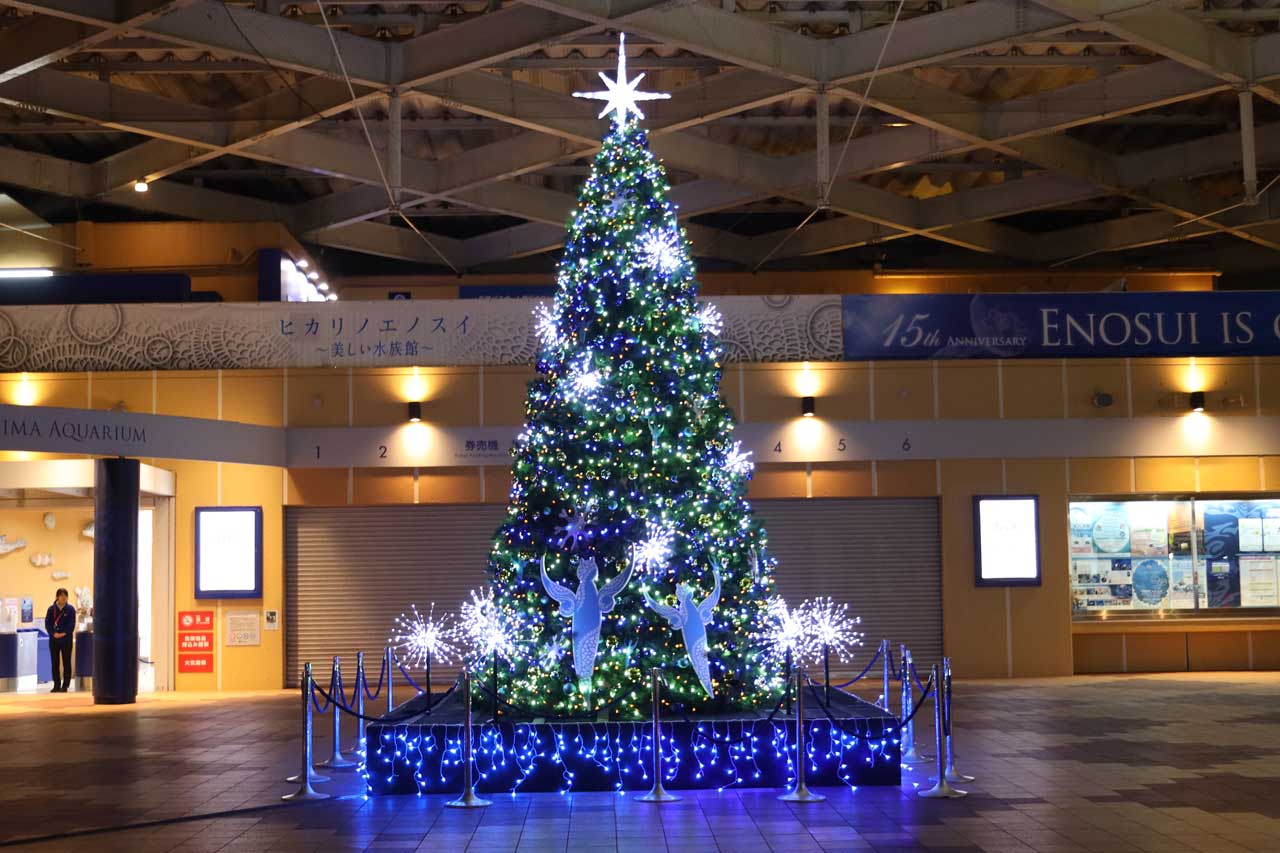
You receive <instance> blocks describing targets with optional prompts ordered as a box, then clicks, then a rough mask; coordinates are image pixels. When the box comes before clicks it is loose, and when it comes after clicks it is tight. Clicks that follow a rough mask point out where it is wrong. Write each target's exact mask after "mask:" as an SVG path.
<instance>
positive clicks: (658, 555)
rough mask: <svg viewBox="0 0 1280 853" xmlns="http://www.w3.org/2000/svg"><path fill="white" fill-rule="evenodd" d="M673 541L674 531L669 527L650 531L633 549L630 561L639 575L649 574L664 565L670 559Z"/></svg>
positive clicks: (674, 537)
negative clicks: (631, 560)
mask: <svg viewBox="0 0 1280 853" xmlns="http://www.w3.org/2000/svg"><path fill="white" fill-rule="evenodd" d="M675 539H676V534H675V531H674V530H672V529H671V528H670V527H665V526H662V527H657V528H656V529H650V531H649V535H648V536H647V537H646V538H645V539H643V540H642V541H641V542H640V543H639V544H638V545H636V547H635V552H634V555H633V557H632V559H633V560H634V561H635V564H636V570H637V571H639V572H641V573H644V572H651V571H654V570H656V569H658V568H661V567H662V566H664V565H666V562H667V560H669V559H670V558H671V550H672V546H673V545H674V544H675Z"/></svg>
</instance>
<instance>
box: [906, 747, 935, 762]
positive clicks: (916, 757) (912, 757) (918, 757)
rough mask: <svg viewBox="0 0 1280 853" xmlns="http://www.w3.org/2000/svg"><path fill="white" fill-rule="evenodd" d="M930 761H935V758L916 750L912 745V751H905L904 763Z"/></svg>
mask: <svg viewBox="0 0 1280 853" xmlns="http://www.w3.org/2000/svg"><path fill="white" fill-rule="evenodd" d="M930 761H933V759H932V758H930V757H929V756H927V755H924V754H923V753H920V752H916V750H915V748H914V747H912V749H911V751H910V752H907V753H903V755H902V763H903V764H927V763H929V762H930Z"/></svg>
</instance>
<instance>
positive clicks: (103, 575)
mask: <svg viewBox="0 0 1280 853" xmlns="http://www.w3.org/2000/svg"><path fill="white" fill-rule="evenodd" d="M138 473H139V468H138V460H136V459H123V458H119V459H99V460H98V461H97V465H96V468H95V471H94V481H93V492H94V497H93V533H94V536H93V702H94V704H95V705H129V704H132V703H133V702H134V701H135V700H136V699H137V696H138Z"/></svg>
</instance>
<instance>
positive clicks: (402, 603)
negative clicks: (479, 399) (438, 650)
mask: <svg viewBox="0 0 1280 853" xmlns="http://www.w3.org/2000/svg"><path fill="white" fill-rule="evenodd" d="M505 512H506V507H504V506H497V505H492V504H489V505H464V506H445V505H438V504H435V505H429V506H426V505H418V506H379V507H341V508H336V507H335V508H327V507H325V508H322V507H287V508H286V510H285V546H284V553H285V557H284V562H285V619H286V621H287V624H288V632H287V634H286V646H285V647H286V660H285V678H286V679H287V682H286V683H287V684H289V685H294V684H297V683H298V679H299V677H300V676H301V669H302V664H303V663H305V662H307V661H311V662H312V663H313V664H314V665H315V666H316V668H317V669H318V670H319V672H318V673H317V680H321V681H323V683H326V684H327V683H328V679H327V676H326V673H327V671H328V665H327V664H328V661H329V660H330V659H331V658H332V657H333V656H334V655H342V657H343V660H344V662H345V661H348V660H350V661H352V663H351V664H350V666H351V667H352V668H351V669H350V670H348V669H347V665H345V664H344V667H343V671H344V673H347V672H354V658H355V653H356V652H357V651H364V652H365V655H366V657H372V658H373V659H372V660H371V661H369V663H370V664H371V666H369V669H371V670H372V672H371V674H370V677H371V678H376V677H377V674H378V669H377V668H378V666H379V661H378V659H377V658H378V655H380V654H381V651H382V648H383V647H384V645H385V644H386V641H387V637H388V636H389V635H390V634H391V629H392V623H393V621H394V620H395V618H396V617H397V616H399V615H400V613H401V612H403V611H405V610H407V609H408V607H409V605H410V604H417V605H418V606H419V607H421V608H426V607H427V606H428V605H429V604H430V603H431V602H433V601H434V602H435V604H436V610H437V611H440V610H443V611H445V612H449V613H456V612H457V609H458V606H459V605H460V604H462V602H463V601H464V600H465V599H466V597H467V594H468V592H469V591H470V590H472V589H475V588H476V587H478V586H480V585H481V584H482V583H484V580H485V567H486V565H487V560H488V554H489V543H490V541H491V540H492V538H493V533H494V531H495V530H497V528H498V524H499V522H501V520H502V516H503V514H504V513H505ZM453 671H454V668H451V667H441V668H440V674H441V676H448V677H452V674H453ZM350 678H351V676H348V682H350Z"/></svg>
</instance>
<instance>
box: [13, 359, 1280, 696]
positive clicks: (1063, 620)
mask: <svg viewBox="0 0 1280 853" xmlns="http://www.w3.org/2000/svg"><path fill="white" fill-rule="evenodd" d="M531 376H532V373H531V371H530V370H529V369H528V368H525V367H490V368H485V369H483V370H478V369H459V368H430V369H428V368H423V369H420V370H418V371H416V372H415V371H413V370H412V369H409V368H402V369H401V368H396V369H385V368H380V369H366V370H361V369H354V370H350V371H348V370H334V369H314V370H290V371H287V372H286V371H283V370H255V371H226V372H222V373H221V374H219V373H218V372H216V371H211V372H204V373H183V372H165V373H133V374H123V373H122V374H96V373H95V374H93V375H92V376H89V375H85V374H58V375H35V374H32V375H30V376H28V377H27V385H26V386H25V389H24V388H23V386H22V382H21V377H18V376H13V375H9V376H0V401H3V402H17V401H18V398H19V396H22V399H24V400H27V401H28V402H33V403H37V404H42V405H62V406H76V407H83V406H86V405H91V406H92V407H93V408H97V409H105V408H110V407H111V406H113V405H117V404H119V403H123V404H124V405H125V406H126V407H127V408H128V409H129V410H131V411H139V412H152V411H154V412H157V413H161V414H183V415H193V416H197V417H208V418H217V417H221V418H223V419H229V420H239V421H244V422H249V423H257V424H264V425H269V426H282V425H288V426H334V427H342V426H347V425H355V426H364V425H377V424H394V423H399V422H400V421H401V420H402V419H403V417H404V403H405V401H407V400H412V399H421V400H423V403H424V405H423V413H424V417H425V418H426V420H428V421H431V422H435V423H439V424H442V425H460V426H461V425H473V424H478V423H485V424H518V423H520V422H521V421H522V419H523V416H524V412H523V408H524V396H525V393H524V392H525V383H526V382H527V381H528V380H529V378H530V377H531ZM1195 389H1203V390H1205V391H1206V392H1207V394H1208V401H1209V407H1210V411H1211V415H1209V416H1210V417H1253V416H1257V415H1258V414H1280V390H1276V389H1280V359H1259V360H1257V361H1256V362H1255V361H1253V360H1250V359H1198V360H1196V361H1194V362H1193V361H1192V360H1190V359H1146V360H1134V361H1132V362H1129V363H1126V362H1124V361H1123V360H1079V361H1065V362H1063V361H1021V362H1004V363H996V362H990V361H973V362H961V363H938V364H937V365H934V364H933V363H928V362H898V363H833V364H813V365H810V367H809V371H808V373H805V372H804V371H803V370H802V368H801V366H800V365H796V364H752V365H732V366H730V367H729V368H727V369H726V375H725V381H724V383H723V390H724V393H725V397H726V399H727V400H728V402H729V403H730V405H731V406H733V407H734V408H735V409H736V410H737V411H738V412H739V414H740V416H741V418H742V419H743V420H745V421H749V422H750V421H755V422H762V421H764V422H767V421H777V420H781V419H786V418H789V417H794V416H796V415H798V414H799V405H798V401H797V400H796V398H797V397H798V396H801V394H802V392H805V391H806V390H807V392H808V393H812V394H814V395H815V396H816V397H817V398H818V415H819V417H820V418H828V419H833V420H842V421H857V420H871V419H875V420H887V419H902V418H911V419H917V418H919V419H932V418H935V417H936V418H942V419H957V420H960V419H970V418H999V417H1001V415H1003V416H1004V417H1006V418H1061V417H1073V418H1093V417H1099V418H1110V417H1128V416H1129V414H1130V412H1132V414H1133V415H1135V416H1166V417H1175V416H1176V417H1185V415H1184V414H1183V412H1184V411H1185V397H1179V396H1178V395H1180V394H1185V393H1186V392H1187V391H1190V390H1195ZM1258 389H1261V395H1262V396H1261V399H1259V398H1258ZM1097 391H1106V392H1108V393H1110V394H1111V395H1112V396H1113V397H1114V398H1115V404H1114V405H1113V406H1112V407H1111V408H1109V409H1098V408H1096V407H1094V406H1093V404H1092V402H1091V400H1092V397H1093V394H1094V393H1095V392H1097ZM0 458H10V459H11V458H15V457H14V455H13V454H12V453H0ZM154 464H159V465H161V466H162V467H166V468H171V469H172V470H174V471H175V472H176V474H177V482H178V497H177V502H176V522H175V526H176V530H175V533H176V541H175V552H176V558H175V559H176V566H175V570H176V595H177V606H178V609H187V608H193V607H196V606H197V605H196V603H195V602H194V600H193V599H192V598H191V583H192V573H193V549H194V543H193V528H192V524H193V510H194V508H195V507H196V506H204V505H217V504H219V503H221V504H224V505H230V504H250V505H255V506H256V505H260V506H262V507H263V508H264V528H265V536H266V550H265V554H266V556H265V566H264V583H265V588H266V589H265V598H264V600H263V601H262V602H261V604H260V607H263V608H269V609H279V610H281V611H282V612H283V607H284V594H283V562H282V561H283V546H282V544H281V531H282V523H283V507H284V506H287V505H325V506H345V505H348V504H369V505H376V504H394V503H414V502H419V503H465V502H481V501H484V502H490V503H493V502H503V501H505V500H506V495H507V492H508V488H509V482H510V474H509V470H508V469H507V468H506V467H505V466H492V467H487V468H476V467H461V468H435V469H419V470H414V469H363V468H357V469H352V470H347V469H298V470H289V471H281V470H280V469H276V468H265V467H254V466H243V465H230V464H224V465H215V464H212V463H199V462H168V461H164V460H158V461H154ZM1278 487H1280V457H1268V458H1264V459H1261V460H1260V459H1258V458H1256V457H1206V458H1201V459H1196V458H1174V459H1163V458H1137V459H1128V458H1123V459H1117V458H1092V457H1085V458H1075V459H1062V458H1049V459H1037V460H1001V459H984V460H943V461H941V462H937V461H935V460H932V459H912V460H897V459H884V460H876V461H875V462H867V461H864V462H852V463H820V464H813V465H810V466H805V465H804V464H799V463H792V464H785V465H779V464H762V465H760V466H759V468H758V470H757V473H756V476H755V479H754V480H753V481H752V485H751V491H750V493H751V496H752V497H753V498H757V499H758V498H774V497H792V498H804V497H806V496H812V497H815V498H821V497H871V496H878V497H916V496H938V497H940V499H941V508H942V518H941V522H942V562H943V578H942V591H943V601H942V608H943V621H944V626H943V630H944V642H945V645H946V649H947V651H948V653H949V654H950V655H951V656H952V657H953V658H954V661H955V666H956V669H957V671H958V672H961V673H963V674H964V675H965V676H969V677H977V676H992V677H1003V676H1006V675H1009V674H1010V673H1011V672H1012V674H1014V675H1019V676H1032V675H1061V674H1068V673H1070V672H1072V671H1082V672H1083V671H1119V670H1120V669H1122V668H1123V667H1124V665H1125V662H1126V661H1127V666H1128V668H1129V669H1131V670H1133V669H1135V668H1140V667H1148V668H1151V667H1154V668H1160V667H1163V666H1165V665H1166V664H1170V662H1171V661H1175V659H1178V660H1181V661H1182V663H1181V664H1179V666H1180V667H1185V666H1187V665H1192V666H1208V665H1214V666H1217V665H1221V666H1228V665H1231V666H1241V667H1243V666H1246V665H1247V655H1248V649H1249V645H1248V643H1245V644H1244V645H1242V644H1241V640H1240V637H1238V636H1230V637H1227V638H1226V639H1222V638H1197V639H1196V640H1195V641H1194V642H1195V643H1198V644H1199V645H1197V646H1196V651H1195V653H1194V654H1193V655H1191V657H1188V655H1187V652H1186V649H1187V648H1188V643H1189V642H1190V641H1188V639H1187V637H1186V636H1184V634H1185V633H1186V631H1185V629H1184V627H1183V626H1181V625H1174V624H1165V625H1158V626H1156V628H1155V629H1154V633H1153V630H1151V629H1142V630H1138V629H1136V628H1135V629H1134V633H1135V635H1137V634H1141V636H1140V637H1138V639H1135V640H1133V641H1132V642H1129V641H1126V642H1125V643H1124V644H1123V648H1124V649H1125V653H1124V655H1123V656H1122V655H1121V648H1122V644H1121V642H1120V639H1119V638H1118V637H1117V636H1113V635H1107V634H1095V633H1090V632H1091V631H1094V630H1095V628H1094V626H1092V625H1088V624H1081V623H1073V622H1072V620H1071V613H1070V603H1069V595H1068V571H1067V559H1068V556H1067V547H1066V503H1067V500H1068V496H1070V495H1079V494H1100V495H1101V494H1115V495H1124V494H1130V493H1151V492H1168V491H1176V492H1184V493H1185V492H1196V491H1200V492H1212V491H1223V492H1249V491H1264V490H1268V489H1270V490H1276V489H1277V488H1278ZM1006 490H1007V491H1009V492H1011V493H1012V492H1018V493H1036V494H1039V495H1040V496H1041V506H1042V510H1043V515H1042V528H1041V530H1042V539H1043V544H1042V554H1041V556H1042V564H1043V572H1044V585H1043V586H1041V587H1039V588H1034V589H1011V590H1009V591H1008V592H1006V591H1005V590H1003V589H977V588H975V587H974V584H973V564H972V553H973V543H972V532H971V531H972V525H971V518H970V497H971V496H972V495H973V494H976V493H988V492H995V493H999V492H1001V491H1006ZM0 532H4V531H0ZM229 606H240V605H229ZM1120 627H1121V629H1123V628H1124V626H1123V625H1121V626H1120ZM1238 627H1239V626H1238V625H1236V624H1233V623H1231V622H1230V621H1227V622H1225V623H1224V624H1223V625H1221V626H1220V627H1219V628H1218V629H1217V631H1218V632H1219V633H1223V634H1227V635H1234V634H1239V633H1240V630H1238ZM1250 633H1251V634H1252V640H1250V641H1248V642H1251V643H1252V654H1253V661H1254V665H1255V666H1256V667H1259V668H1261V667H1263V666H1266V665H1274V664H1268V662H1269V661H1272V662H1273V661H1274V660H1275V658H1276V657H1277V656H1278V655H1280V649H1278V648H1277V646H1276V645H1275V641H1276V639H1277V638H1280V620H1270V621H1267V620H1263V621H1262V622H1257V623H1255V624H1254V626H1253V628H1252V629H1251V631H1250ZM262 636H263V645H262V646H261V647H257V648H236V649H226V648H223V649H220V650H219V653H218V656H219V658H220V660H221V663H222V686H223V688H224V689H234V688H249V687H277V686H280V685H281V682H282V678H283V654H284V652H283V641H284V632H283V631H280V632H266V631H264V632H263V635H262ZM1179 643H1180V644H1181V645H1180V646H1179ZM1177 648H1181V649H1182V650H1183V652H1182V657H1181V658H1177V655H1176V654H1174V652H1175V651H1176V649H1177ZM1010 664H1012V667H1010ZM177 678H178V682H177V683H178V686H179V687H180V688H182V689H208V688H213V687H215V686H216V683H217V680H216V678H215V677H214V676H200V675H179V676H178V677H177Z"/></svg>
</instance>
